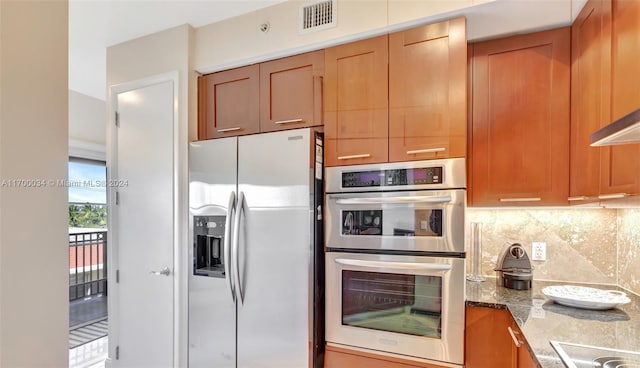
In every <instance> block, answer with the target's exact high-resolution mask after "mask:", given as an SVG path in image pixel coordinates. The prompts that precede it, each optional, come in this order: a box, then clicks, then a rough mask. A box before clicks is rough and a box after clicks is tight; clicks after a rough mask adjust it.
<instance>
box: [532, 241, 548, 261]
mask: <svg viewBox="0 0 640 368" xmlns="http://www.w3.org/2000/svg"><path fill="white" fill-rule="evenodd" d="M531 253H532V254H531V259H532V260H534V261H546V260H547V243H545V242H532V243H531Z"/></svg>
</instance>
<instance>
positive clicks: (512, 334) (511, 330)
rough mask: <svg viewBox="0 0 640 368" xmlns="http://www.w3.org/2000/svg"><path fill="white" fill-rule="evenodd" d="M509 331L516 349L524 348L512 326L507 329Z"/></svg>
mask: <svg viewBox="0 0 640 368" xmlns="http://www.w3.org/2000/svg"><path fill="white" fill-rule="evenodd" d="M507 330H508V331H509V335H511V339H512V340H513V343H514V344H515V345H516V348H519V347H520V346H522V343H521V342H520V340H518V338H517V337H516V333H515V332H514V331H513V329H512V328H511V326H509V327H507Z"/></svg>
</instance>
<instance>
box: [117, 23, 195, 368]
mask: <svg viewBox="0 0 640 368" xmlns="http://www.w3.org/2000/svg"><path fill="white" fill-rule="evenodd" d="M192 38H193V29H192V28H191V26H188V25H183V26H179V27H175V28H171V29H168V30H166V31H162V32H158V33H154V34H152V35H149V36H145V37H141V38H138V39H135V40H132V41H128V42H125V43H122V44H119V45H115V46H112V47H109V48H108V49H107V88H109V87H110V86H113V85H117V84H121V83H126V82H131V81H135V80H139V79H144V78H147V77H152V76H155V75H158V74H163V73H167V72H171V71H176V70H177V71H178V74H179V86H178V88H179V91H178V95H179V98H178V106H177V108H178V114H179V126H180V129H179V131H178V136H177V139H178V142H179V146H178V152H179V153H178V154H179V159H178V162H177V163H176V167H177V177H178V179H177V191H178V198H179V200H178V203H179V204H180V205H179V208H178V209H177V211H178V213H179V218H180V221H178V223H177V225H176V226H177V232H178V237H179V238H180V239H181V240H180V241H178V242H177V244H176V253H175V266H176V268H175V270H176V278H175V280H176V281H175V284H174V288H175V290H176V292H177V293H178V295H177V300H178V301H179V303H180V305H179V307H178V309H177V311H176V313H177V314H176V326H175V327H176V328H175V331H176V332H175V333H176V342H177V343H176V355H175V359H176V366H180V367H185V366H186V365H187V363H186V361H187V314H186V311H187V296H188V290H187V274H186V272H187V269H188V261H187V258H188V249H187V247H185V246H184V244H187V229H188V222H187V216H188V197H187V187H188V165H187V153H188V151H187V149H188V144H187V143H188V141H189V140H193V139H195V135H196V132H197V123H196V120H195V119H196V116H195V109H196V108H197V99H196V97H195V96H196V95H195V93H196V85H195V83H196V75H195V72H194V71H193V67H192V66H191V64H190V63H191V50H192V47H191V45H192ZM107 106H110V102H109V101H108V102H107ZM107 124H111V122H108V123H107ZM107 147H108V149H107V151H108V150H109V147H110V142H109V138H107ZM167 149H173V147H167ZM107 165H109V162H107ZM140 169H141V170H144V169H145V168H144V167H141V168H140ZM167 195H170V194H169V193H167ZM166 210H167V211H172V210H173V209H172V208H168V209H166ZM140 215H141V216H143V215H144V214H140ZM148 230H149V231H153V229H148ZM112 258H113V257H112ZM110 269H111V270H112V269H113V268H110ZM109 277H111V276H109ZM121 307H122V308H126V307H127V306H126V305H122V306H121ZM113 322H114V321H112V319H111V317H110V323H113ZM149 333H153V331H149ZM114 346H115V344H109V356H110V357H113V356H114V354H115V351H114Z"/></svg>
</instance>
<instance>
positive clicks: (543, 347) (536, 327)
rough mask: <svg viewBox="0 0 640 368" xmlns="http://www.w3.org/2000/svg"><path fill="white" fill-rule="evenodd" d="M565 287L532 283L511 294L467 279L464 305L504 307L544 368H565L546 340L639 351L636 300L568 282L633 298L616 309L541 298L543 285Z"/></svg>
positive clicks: (638, 305) (638, 304) (639, 320)
mask: <svg viewBox="0 0 640 368" xmlns="http://www.w3.org/2000/svg"><path fill="white" fill-rule="evenodd" d="M567 284H570V283H567V282H550V281H536V280H534V281H533V287H532V289H531V290H512V289H507V288H504V287H500V286H497V285H496V279H495V278H487V280H486V281H484V282H471V281H467V290H466V291H467V305H468V306H475V307H489V308H497V309H508V310H509V311H510V312H511V314H512V315H513V318H514V319H515V320H516V322H517V323H518V326H519V327H520V329H521V330H522V333H523V334H524V337H525V339H526V342H527V344H528V346H529V350H530V351H532V352H533V353H535V356H536V358H537V360H538V363H539V366H540V367H542V368H565V366H564V364H563V363H562V361H561V360H560V357H559V356H558V354H556V352H555V350H554V349H553V347H551V344H549V340H556V341H561V342H570V343H575V344H584V345H593V346H601V347H606V348H615V349H623V350H631V351H640V297H638V296H637V295H635V294H632V293H629V292H627V291H626V290H623V289H621V288H618V287H615V286H610V285H585V284H571V285H581V286H588V287H594V288H598V289H607V290H620V291H624V292H626V293H627V295H628V296H629V298H630V299H631V303H628V304H626V305H624V306H622V307H619V308H617V309H611V310H606V311H594V310H586V309H578V308H572V307H565V306H562V305H560V304H556V303H554V302H553V301H551V300H550V299H548V298H547V297H546V296H545V295H544V294H542V289H543V288H545V287H547V286H551V285H567Z"/></svg>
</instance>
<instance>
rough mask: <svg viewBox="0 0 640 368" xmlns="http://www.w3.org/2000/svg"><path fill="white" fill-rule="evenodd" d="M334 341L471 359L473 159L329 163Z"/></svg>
mask: <svg viewBox="0 0 640 368" xmlns="http://www.w3.org/2000/svg"><path fill="white" fill-rule="evenodd" d="M326 180H327V193H328V194H327V218H326V223H325V228H326V230H325V233H326V238H327V242H326V245H327V254H326V280H327V283H326V288H327V294H326V295H327V298H326V299H327V304H326V318H327V321H326V339H327V342H328V343H332V344H338V345H347V346H353V347H357V348H362V349H370V350H375V351H377V352H383V353H389V354H400V355H404V356H409V357H413V358H419V359H425V360H431V361H438V362H447V363H452V364H456V365H462V364H463V361H464V300H465V262H464V257H465V253H464V216H465V207H466V195H465V187H466V177H465V163H464V159H448V160H431V161H415V162H408V163H391V164H380V165H362V166H344V167H332V168H328V169H327V177H326Z"/></svg>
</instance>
